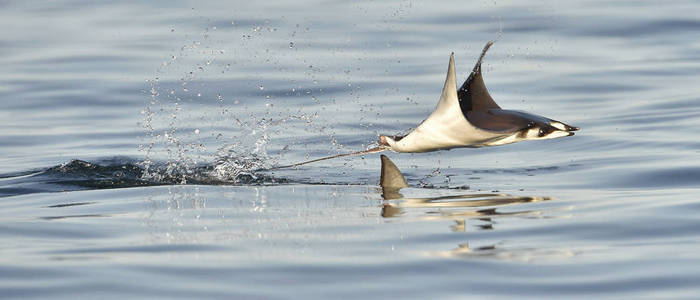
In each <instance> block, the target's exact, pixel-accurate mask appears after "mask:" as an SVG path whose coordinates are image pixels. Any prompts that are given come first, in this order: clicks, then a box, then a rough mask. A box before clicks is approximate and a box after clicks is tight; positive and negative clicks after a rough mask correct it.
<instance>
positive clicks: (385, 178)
mask: <svg viewBox="0 0 700 300" xmlns="http://www.w3.org/2000/svg"><path fill="white" fill-rule="evenodd" d="M381 158H382V174H381V176H380V177H379V186H381V187H382V197H384V200H393V199H399V198H403V195H401V194H400V193H399V190H400V189H402V188H405V187H408V183H406V178H404V177H403V175H402V174H401V171H399V168H397V167H396V165H395V164H394V162H392V161H391V160H390V159H389V158H388V157H387V156H386V155H383V154H382V155H381Z"/></svg>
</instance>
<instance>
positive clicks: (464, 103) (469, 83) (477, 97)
mask: <svg viewBox="0 0 700 300" xmlns="http://www.w3.org/2000/svg"><path fill="white" fill-rule="evenodd" d="M491 45H493V41H489V42H488V43H486V46H484V50H482V51H481V56H479V60H478V61H477V62H476V65H474V69H473V70H472V72H471V74H469V77H468V78H467V80H466V81H464V83H463V84H462V86H461V87H460V88H459V89H458V90H457V97H458V98H459V106H460V108H461V109H462V112H463V113H464V114H465V115H466V113H467V112H469V111H484V110H488V109H499V108H501V107H500V106H498V104H496V101H494V100H493V98H491V95H490V94H489V91H488V89H487V88H486V84H485V83H484V78H483V76H482V75H481V62H482V61H483V60H484V56H486V51H488V50H489V48H491Z"/></svg>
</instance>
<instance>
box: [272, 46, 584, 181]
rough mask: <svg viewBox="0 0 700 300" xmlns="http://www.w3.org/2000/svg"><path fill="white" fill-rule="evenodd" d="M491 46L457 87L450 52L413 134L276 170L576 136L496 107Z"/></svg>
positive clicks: (570, 128) (563, 126) (568, 128)
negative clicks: (489, 70)
mask: <svg viewBox="0 0 700 300" xmlns="http://www.w3.org/2000/svg"><path fill="white" fill-rule="evenodd" d="M491 45H493V41H489V42H488V43H486V46H485V47H484V49H483V50H482V52H481V55H480V56H479V60H478V61H477V62H476V65H475V66H474V69H472V72H471V73H470V75H469V77H468V78H467V80H466V81H465V82H464V84H462V86H461V87H460V88H459V89H457V81H456V80H457V79H456V72H455V63H454V53H452V54H450V63H449V66H448V68H447V78H445V85H444V87H443V89H442V94H441V95H440V100H439V101H438V104H437V106H436V107H435V110H434V111H433V112H432V113H431V114H430V115H429V116H428V118H426V119H425V120H423V122H421V123H420V124H419V125H418V127H416V128H415V129H413V131H411V132H410V133H409V134H407V135H405V136H388V135H381V136H380V137H379V142H378V145H377V146H376V147H374V148H371V149H368V150H364V151H359V152H353V153H346V154H339V155H334V156H329V157H323V158H319V159H314V160H310V161H305V162H301V163H296V164H292V165H287V166H279V167H275V168H274V169H279V168H287V167H295V166H300V165H304V164H308V163H312V162H317V161H321V160H327V159H331V158H339V157H346V156H355V155H363V154H368V153H375V152H382V151H385V150H391V151H394V152H402V153H417V152H430V151H438V150H447V149H452V148H478V147H487V146H498V145H505V144H510V143H515V142H519V141H525V140H544V139H553V138H558V137H564V136H572V135H574V132H573V131H576V130H578V129H579V128H578V127H574V126H569V125H566V124H564V123H562V122H559V121H556V120H552V119H549V118H545V117H542V116H538V115H535V114H530V113H527V112H523V111H517V110H505V109H501V107H500V106H498V104H496V101H494V100H493V98H491V95H490V94H489V91H488V89H486V84H484V79H483V76H482V74H481V62H482V60H483V59H484V56H485V55H486V51H488V49H489V48H490V47H491Z"/></svg>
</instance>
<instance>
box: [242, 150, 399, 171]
mask: <svg viewBox="0 0 700 300" xmlns="http://www.w3.org/2000/svg"><path fill="white" fill-rule="evenodd" d="M385 150H389V148H388V147H386V146H377V147H374V148H370V149H367V150H362V151H357V152H352V153H343V154H338V155H332V156H327V157H322V158H317V159H312V160H307V161H303V162H299V163H295V164H291V165H285V166H276V167H271V168H267V169H257V170H255V171H256V172H257V171H271V170H278V169H286V168H293V167H298V166H301V165H305V164H310V163H313V162H317V161H322V160H328V159H333V158H341V157H348V156H358V155H365V154H370V153H377V152H382V151H385Z"/></svg>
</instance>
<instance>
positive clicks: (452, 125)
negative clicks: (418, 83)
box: [388, 53, 507, 152]
mask: <svg viewBox="0 0 700 300" xmlns="http://www.w3.org/2000/svg"><path fill="white" fill-rule="evenodd" d="M506 136H507V135H504V134H502V133H497V132H490V131H485V130H482V129H479V128H477V127H475V126H473V125H472V124H471V123H469V121H467V119H466V118H465V116H464V114H462V109H461V108H460V106H459V99H458V97H457V76H456V72H455V63H454V53H453V54H451V55H450V65H449V67H448V69H447V78H445V86H444V87H443V88H442V95H441V96H440V101H439V102H438V104H437V107H436V108H435V110H434V111H433V112H432V113H431V114H430V116H428V118H426V119H425V120H424V121H423V122H422V123H421V124H420V125H418V127H416V129H414V130H413V131H412V132H411V133H409V134H408V135H407V136H405V137H404V138H402V139H401V140H399V141H393V140H389V141H388V142H389V145H390V146H391V150H392V151H395V152H428V151H436V150H441V149H448V148H456V147H467V146H468V147H479V146H482V145H480V144H483V143H487V142H488V141H493V140H498V139H502V138H505V137H506Z"/></svg>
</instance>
